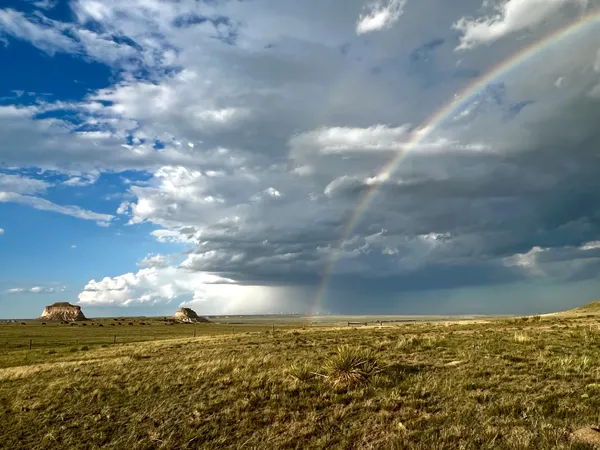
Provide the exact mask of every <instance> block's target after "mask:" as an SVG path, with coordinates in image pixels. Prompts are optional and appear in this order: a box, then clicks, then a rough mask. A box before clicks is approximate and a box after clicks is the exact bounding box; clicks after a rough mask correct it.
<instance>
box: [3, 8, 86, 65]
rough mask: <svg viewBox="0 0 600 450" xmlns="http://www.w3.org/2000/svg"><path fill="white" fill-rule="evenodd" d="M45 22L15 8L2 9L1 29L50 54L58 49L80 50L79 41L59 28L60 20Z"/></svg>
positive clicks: (72, 51) (67, 50)
mask: <svg viewBox="0 0 600 450" xmlns="http://www.w3.org/2000/svg"><path fill="white" fill-rule="evenodd" d="M45 22H46V24H42V23H36V22H33V21H31V20H29V19H28V18H27V17H25V15H24V14H23V13H21V12H18V11H15V10H13V9H0V31H4V33H7V34H10V35H12V36H14V37H17V38H19V39H24V40H27V41H29V42H31V43H32V44H33V45H35V46H36V47H38V48H40V49H41V50H44V51H46V52H48V53H50V54H54V53H55V52H57V51H66V52H70V53H77V52H78V51H79V47H78V45H77V43H76V42H75V41H73V40H71V39H69V38H68V37H66V36H65V35H63V33H62V32H61V30H60V29H57V27H56V25H58V22H54V21H51V20H49V19H45Z"/></svg>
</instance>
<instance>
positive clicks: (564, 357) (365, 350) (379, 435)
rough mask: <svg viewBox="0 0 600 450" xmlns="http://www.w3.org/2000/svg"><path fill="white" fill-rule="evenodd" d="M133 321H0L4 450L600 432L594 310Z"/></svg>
mask: <svg viewBox="0 0 600 450" xmlns="http://www.w3.org/2000/svg"><path fill="white" fill-rule="evenodd" d="M128 320H129V321H131V323H134V325H128V324H129V323H130V322H129V321H128ZM132 320H134V319H131V320H130V319H117V320H116V321H115V320H113V319H103V320H102V321H93V322H94V323H95V325H91V324H88V325H86V326H85V327H84V326H81V324H78V325H77V326H74V327H70V326H67V325H60V324H47V325H41V323H39V322H27V324H26V325H20V323H17V324H3V325H0V448H7V449H55V448H74V449H95V448H106V449H124V448H132V449H179V448H182V449H192V448H193V449H199V448H201V449H214V448H231V449H234V448H235V449H239V448H248V449H252V448H254V449H272V448H280V449H304V448H316V449H325V448H328V449H329V448H356V449H379V448H382V449H404V448H407V449H408V448H411V449H412V448H415V449H427V450H429V449H456V448H463V449H483V448H494V449H496V448H497V449H545V448H558V449H586V448H593V447H592V446H591V445H590V444H584V443H578V442H575V441H574V440H573V439H572V438H571V433H572V432H573V431H574V430H576V429H578V428H581V427H586V426H594V425H598V422H599V420H600V365H599V363H600V328H599V325H600V315H598V309H597V308H594V307H590V308H588V309H586V310H584V309H582V310H579V311H577V312H576V313H573V314H561V315H549V316H543V317H539V316H538V317H531V318H513V319H506V318H503V319H494V320H466V321H436V322H427V323H425V322H423V323H384V324H383V325H381V326H379V325H369V326H366V327H364V326H362V327H348V326H327V325H321V326H311V325H310V323H307V322H306V321H298V322H293V321H291V322H288V323H280V324H278V325H277V326H276V327H275V331H274V332H273V328H272V325H268V324H265V323H260V324H258V325H257V324H250V323H244V324H237V325H236V324H206V325H204V324H203V325H200V324H198V325H173V326H169V325H164V323H161V321H160V320H158V319H154V320H149V319H135V320H139V321H144V322H151V325H143V326H142V325H140V324H139V323H138V322H132ZM118 321H120V322H121V323H126V324H127V325H123V324H122V325H120V326H119V325H114V326H113V325H111V323H112V322H118ZM99 324H102V325H103V326H102V327H100V326H99ZM142 329H143V330H142ZM115 330H116V333H115ZM194 330H196V337H194V336H193V333H194ZM114 334H117V336H118V339H117V343H116V344H113V343H112V342H113V341H112V340H111V337H112V336H114ZM29 339H33V346H32V349H31V350H29V347H28V342H29ZM17 342H18V344H17Z"/></svg>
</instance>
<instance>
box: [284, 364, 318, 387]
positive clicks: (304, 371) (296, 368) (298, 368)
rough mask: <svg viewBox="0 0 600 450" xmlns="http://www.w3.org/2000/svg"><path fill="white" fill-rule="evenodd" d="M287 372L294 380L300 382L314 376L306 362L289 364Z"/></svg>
mask: <svg viewBox="0 0 600 450" xmlns="http://www.w3.org/2000/svg"><path fill="white" fill-rule="evenodd" d="M288 374H289V375H290V377H292V378H293V379H294V381H296V382H300V383H301V382H305V381H308V380H310V379H311V378H313V377H314V376H315V374H314V373H313V372H312V371H311V370H310V367H308V365H306V364H300V365H295V364H293V365H291V366H290V368H289V369H288Z"/></svg>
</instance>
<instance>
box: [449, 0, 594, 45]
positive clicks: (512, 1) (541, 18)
mask: <svg viewBox="0 0 600 450" xmlns="http://www.w3.org/2000/svg"><path fill="white" fill-rule="evenodd" d="M569 4H579V5H580V6H582V7H585V6H586V4H587V0H508V1H504V2H502V3H499V2H496V3H495V5H494V9H495V13H494V14H491V15H488V16H485V17H481V18H478V19H473V18H467V17H463V18H461V19H460V20H458V21H457V22H456V23H455V24H454V28H455V29H456V30H458V31H459V32H460V33H462V36H461V38H460V44H459V46H458V47H457V49H459V50H467V49H471V48H474V47H477V46H478V45H481V44H489V43H491V42H494V41H497V40H498V39H500V38H502V37H504V36H507V35H509V34H512V33H516V32H518V31H523V30H527V29H531V28H534V27H537V26H539V25H542V24H543V23H544V22H546V21H548V20H550V19H551V18H552V17H553V16H555V15H557V13H558V12H559V11H561V10H562V9H563V8H564V7H565V6H566V5H569Z"/></svg>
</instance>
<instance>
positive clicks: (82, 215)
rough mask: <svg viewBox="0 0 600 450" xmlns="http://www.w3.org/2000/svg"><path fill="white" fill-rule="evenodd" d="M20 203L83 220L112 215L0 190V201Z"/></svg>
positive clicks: (107, 220) (111, 217)
mask: <svg viewBox="0 0 600 450" xmlns="http://www.w3.org/2000/svg"><path fill="white" fill-rule="evenodd" d="M9 202H11V203H20V204H22V205H28V206H31V207H32V208H35V209H39V210H42V211H53V212H57V213H59V214H64V215H67V216H72V217H76V218H78V219H85V220H96V221H99V222H107V223H108V222H110V221H111V220H112V219H113V218H114V217H113V216H111V215H110V214H99V213H95V212H92V211H88V210H86V209H83V208H80V207H79V206H62V205H57V204H56V203H52V202H51V201H49V200H46V199H43V198H39V197H33V196H30V195H21V194H16V193H12V192H0V203H9Z"/></svg>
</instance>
